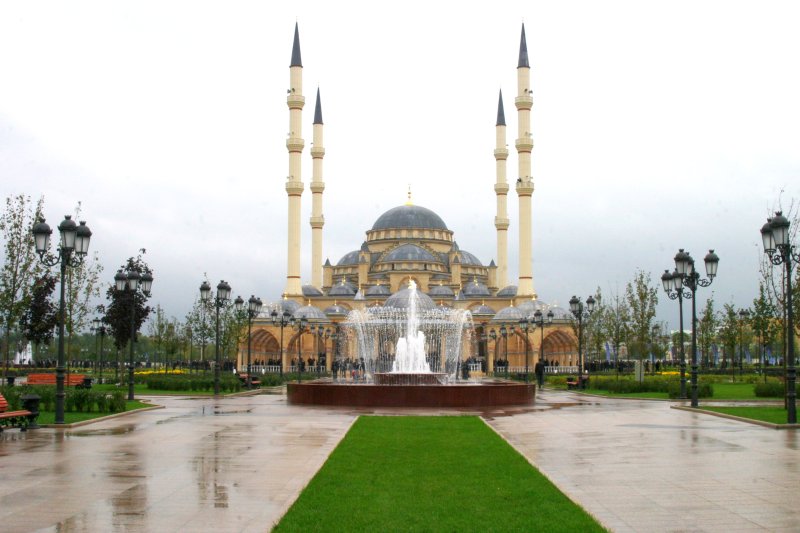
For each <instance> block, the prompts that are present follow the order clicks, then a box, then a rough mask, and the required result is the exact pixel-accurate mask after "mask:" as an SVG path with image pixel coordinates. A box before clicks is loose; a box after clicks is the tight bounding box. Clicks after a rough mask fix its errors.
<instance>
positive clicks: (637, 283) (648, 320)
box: [625, 270, 658, 359]
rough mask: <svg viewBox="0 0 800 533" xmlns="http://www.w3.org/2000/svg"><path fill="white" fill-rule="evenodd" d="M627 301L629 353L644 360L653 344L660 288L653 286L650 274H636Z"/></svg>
mask: <svg viewBox="0 0 800 533" xmlns="http://www.w3.org/2000/svg"><path fill="white" fill-rule="evenodd" d="M625 300H626V301H627V303H628V308H629V309H630V338H629V341H628V352H629V353H631V354H633V355H635V356H637V357H638V358H639V359H643V358H644V356H645V355H646V354H647V351H648V349H649V347H650V345H651V342H652V340H651V337H652V327H653V320H655V318H656V305H658V288H657V287H656V286H655V285H653V284H652V280H651V279H650V273H649V272H644V271H642V270H638V271H637V272H636V274H635V275H634V277H633V280H632V281H630V282H628V285H627V287H626V288H625Z"/></svg>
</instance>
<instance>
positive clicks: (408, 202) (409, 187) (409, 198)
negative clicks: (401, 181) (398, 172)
mask: <svg viewBox="0 0 800 533" xmlns="http://www.w3.org/2000/svg"><path fill="white" fill-rule="evenodd" d="M406 205H414V204H413V203H412V202H411V184H410V183H409V184H408V200H406Z"/></svg>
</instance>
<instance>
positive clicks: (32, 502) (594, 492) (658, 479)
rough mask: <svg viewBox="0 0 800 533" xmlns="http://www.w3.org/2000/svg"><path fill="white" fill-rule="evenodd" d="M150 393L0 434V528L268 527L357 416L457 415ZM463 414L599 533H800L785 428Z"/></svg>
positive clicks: (636, 408)
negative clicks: (70, 420) (114, 411)
mask: <svg viewBox="0 0 800 533" xmlns="http://www.w3.org/2000/svg"><path fill="white" fill-rule="evenodd" d="M157 401H158V402H159V403H161V404H163V405H165V406H166V408H165V409H161V410H157V411H148V412H142V413H136V414H133V415H130V416H126V417H122V418H118V419H114V420H108V421H104V422H98V423H95V424H91V425H88V426H84V427H80V428H74V429H70V430H53V429H42V430H37V431H30V432H27V433H20V432H19V431H17V430H9V431H6V432H4V433H2V434H0V530H2V531H4V532H5V531H8V532H17V531H59V532H66V531H122V530H124V531H268V530H269V529H270V527H271V525H272V524H273V523H275V522H276V521H277V520H278V519H279V518H280V517H281V516H282V515H283V513H284V512H285V510H286V509H288V507H289V506H290V505H291V503H292V502H293V501H294V500H295V499H296V497H297V496H298V495H299V493H300V491H301V490H302V489H303V487H305V485H306V484H307V483H308V482H309V481H310V479H311V477H313V475H314V474H315V473H316V471H317V470H318V469H319V467H320V466H321V465H322V464H323V463H324V461H325V460H326V459H327V457H328V455H329V454H330V452H331V451H332V450H333V448H334V447H335V446H336V444H337V443H338V442H339V441H340V440H341V438H342V437H343V436H344V434H345V433H346V432H347V430H348V429H349V427H350V425H351V424H352V423H353V422H354V421H355V419H356V417H357V416H358V415H359V414H361V413H379V414H390V415H391V414H419V415H442V414H454V413H457V412H455V411H447V410H421V409H414V410H404V409H383V410H374V411H370V410H358V411H350V410H346V409H338V410H337V409H327V408H306V407H293V406H289V405H287V404H286V401H285V397H284V396H280V395H259V396H249V397H242V398H224V399H216V400H215V399H213V398H204V399H181V398H165V397H161V398H158V399H157ZM458 412H460V413H464V412H461V411H458ZM473 414H482V415H483V416H484V419H485V420H486V421H487V423H488V424H489V425H490V426H491V427H493V428H494V429H495V430H496V431H497V432H498V433H499V434H501V435H502V436H503V437H504V438H506V439H507V440H508V441H509V442H510V443H511V444H512V445H513V446H514V447H515V448H516V449H517V450H519V451H520V453H522V454H523V455H524V456H525V457H527V458H528V460H529V461H530V462H531V463H533V464H535V465H536V466H537V467H539V469H540V470H541V471H542V472H543V473H544V474H545V475H546V476H548V477H549V478H550V479H551V480H552V481H553V482H554V483H556V485H558V486H559V487H560V488H561V490H563V491H564V492H565V493H566V494H567V495H569V496H570V497H571V498H572V499H574V500H575V501H576V502H577V503H579V504H580V505H582V506H583V507H584V508H585V509H586V510H587V511H589V512H590V513H591V514H592V515H594V516H595V517H596V518H597V519H598V520H600V522H601V523H603V524H604V525H605V526H606V527H608V528H609V529H610V530H612V531H619V532H624V531H637V532H640V531H800V512H799V511H798V509H800V505H799V504H800V432H798V431H796V430H794V431H775V430H772V429H767V428H763V427H760V426H751V425H748V424H743V423H741V422H736V421H732V420H726V419H722V418H716V417H709V416H703V415H699V414H697V413H692V412H686V411H678V410H674V409H670V408H669V404H668V403H666V402H647V401H631V400H609V399H603V398H588V397H582V396H580V395H576V394H573V393H566V392H557V391H547V390H545V391H544V392H542V393H540V396H539V398H538V399H537V403H536V405H534V406H533V407H530V408H520V409H515V408H512V409H498V410H494V411H488V412H483V413H480V412H475V413H473ZM533 508H534V506H533V502H532V509H533ZM532 512H533V511H532Z"/></svg>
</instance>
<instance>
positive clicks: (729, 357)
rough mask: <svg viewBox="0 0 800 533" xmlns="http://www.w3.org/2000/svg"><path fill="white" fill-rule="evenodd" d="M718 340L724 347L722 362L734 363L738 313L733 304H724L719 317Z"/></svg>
mask: <svg viewBox="0 0 800 533" xmlns="http://www.w3.org/2000/svg"><path fill="white" fill-rule="evenodd" d="M719 341H720V344H722V347H723V349H724V352H723V364H724V365H725V366H727V365H728V364H734V363H733V361H734V358H733V355H734V353H735V351H736V345H737V343H738V342H739V315H738V314H737V312H736V308H735V307H734V306H733V304H725V305H724V307H723V309H722V316H721V318H720V328H719Z"/></svg>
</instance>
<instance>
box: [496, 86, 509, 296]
mask: <svg viewBox="0 0 800 533" xmlns="http://www.w3.org/2000/svg"><path fill="white" fill-rule="evenodd" d="M495 133H496V142H495V149H494V159H495V174H496V175H497V181H496V182H495V184H494V192H495V194H496V195H497V216H496V217H494V227H495V228H497V286H498V287H500V288H501V289H502V288H503V287H505V286H506V285H507V284H508V223H509V221H508V181H507V180H506V160H507V159H508V148H506V115H505V112H504V111H503V91H502V89H501V90H500V98H499V100H498V102H497V124H496V127H495Z"/></svg>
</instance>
